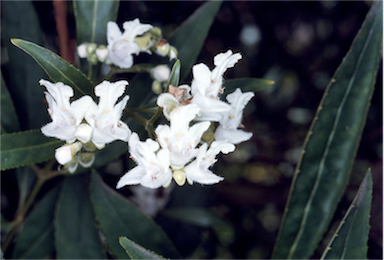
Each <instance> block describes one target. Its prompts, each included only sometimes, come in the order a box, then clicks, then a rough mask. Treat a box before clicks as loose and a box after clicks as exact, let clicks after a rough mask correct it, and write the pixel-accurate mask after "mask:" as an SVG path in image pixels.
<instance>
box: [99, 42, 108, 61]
mask: <svg viewBox="0 0 384 260" xmlns="http://www.w3.org/2000/svg"><path fill="white" fill-rule="evenodd" d="M96 56H97V58H98V59H99V61H100V62H105V60H106V59H107V58H108V49H107V48H106V47H105V46H104V45H100V46H99V47H97V49H96Z"/></svg>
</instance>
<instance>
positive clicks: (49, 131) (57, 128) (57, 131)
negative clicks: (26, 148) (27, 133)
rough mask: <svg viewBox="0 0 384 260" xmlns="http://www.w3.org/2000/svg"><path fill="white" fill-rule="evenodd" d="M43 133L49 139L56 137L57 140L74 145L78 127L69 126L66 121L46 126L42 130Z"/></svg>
mask: <svg viewBox="0 0 384 260" xmlns="http://www.w3.org/2000/svg"><path fill="white" fill-rule="evenodd" d="M41 132H42V133H43V134H44V135H45V136H48V137H55V138H57V139H60V140H63V141H67V142H68V143H73V142H74V141H75V140H76V137H75V132H76V126H73V125H68V124H67V123H66V122H64V121H55V122H51V123H49V124H46V125H45V126H43V127H42V128H41Z"/></svg>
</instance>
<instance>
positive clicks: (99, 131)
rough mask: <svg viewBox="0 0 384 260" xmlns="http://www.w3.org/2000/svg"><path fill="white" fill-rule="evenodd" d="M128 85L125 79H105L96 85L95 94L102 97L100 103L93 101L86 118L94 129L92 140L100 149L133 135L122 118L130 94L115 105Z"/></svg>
mask: <svg viewBox="0 0 384 260" xmlns="http://www.w3.org/2000/svg"><path fill="white" fill-rule="evenodd" d="M127 85H128V82H127V81H125V80H120V81H117V82H114V83H111V82H108V81H103V82H102V83H100V84H99V85H97V86H96V87H95V94H96V96H98V97H100V100H99V104H98V105H96V104H95V103H94V102H93V104H92V106H91V107H90V108H89V110H88V111H87V113H86V114H85V119H86V120H87V122H88V123H89V124H90V126H91V127H92V129H93V133H92V142H93V143H94V144H95V146H96V147H97V148H99V149H101V148H103V147H104V145H105V144H106V143H110V142H113V141H115V140H122V141H128V139H129V136H130V135H131V130H130V129H129V128H128V126H127V125H126V124H125V123H124V122H123V121H121V120H120V118H121V114H122V112H123V109H124V108H125V106H126V104H127V102H128V99H129V96H125V97H124V98H123V99H122V100H121V101H120V102H119V103H117V104H116V105H115V103H116V101H117V99H118V98H119V97H120V96H121V95H122V94H123V93H124V91H125V87H126V86H127Z"/></svg>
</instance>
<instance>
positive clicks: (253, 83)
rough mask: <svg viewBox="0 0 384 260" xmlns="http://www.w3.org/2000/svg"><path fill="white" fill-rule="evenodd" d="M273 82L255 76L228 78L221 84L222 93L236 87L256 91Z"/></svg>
mask: <svg viewBox="0 0 384 260" xmlns="http://www.w3.org/2000/svg"><path fill="white" fill-rule="evenodd" d="M274 83H275V82H274V81H272V80H268V79H257V78H239V79H228V80H225V81H224V84H223V87H224V95H227V94H230V93H232V92H233V91H235V90H236V89H237V88H240V89H241V91H242V92H247V91H252V92H258V91H261V90H263V89H265V88H266V87H269V86H271V85H273V84H274Z"/></svg>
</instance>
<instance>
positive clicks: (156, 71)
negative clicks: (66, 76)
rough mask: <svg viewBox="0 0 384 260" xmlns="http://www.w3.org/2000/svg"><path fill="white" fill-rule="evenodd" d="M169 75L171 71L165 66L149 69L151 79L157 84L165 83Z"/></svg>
mask: <svg viewBox="0 0 384 260" xmlns="http://www.w3.org/2000/svg"><path fill="white" fill-rule="evenodd" d="M170 74H171V69H170V68H169V67H168V66H167V65H158V66H156V67H154V68H152V69H151V76H152V78H153V79H155V80H157V81H159V82H165V81H167V80H168V78H169V75H170Z"/></svg>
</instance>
